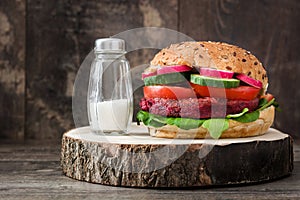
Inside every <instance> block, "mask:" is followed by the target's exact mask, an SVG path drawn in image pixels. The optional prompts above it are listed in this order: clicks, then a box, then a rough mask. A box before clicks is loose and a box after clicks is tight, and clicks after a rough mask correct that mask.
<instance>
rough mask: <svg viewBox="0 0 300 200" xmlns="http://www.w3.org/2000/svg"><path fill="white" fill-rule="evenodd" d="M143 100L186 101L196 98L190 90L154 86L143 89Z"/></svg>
mask: <svg viewBox="0 0 300 200" xmlns="http://www.w3.org/2000/svg"><path fill="white" fill-rule="evenodd" d="M144 96H145V98H166V99H186V98H196V97H197V96H196V94H195V92H194V90H193V89H192V88H184V87H177V86H164V85H154V86H145V87H144Z"/></svg>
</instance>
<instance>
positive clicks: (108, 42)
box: [95, 38, 125, 53]
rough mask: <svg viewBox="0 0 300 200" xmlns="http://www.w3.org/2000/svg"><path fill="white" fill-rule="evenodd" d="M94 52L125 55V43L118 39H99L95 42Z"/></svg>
mask: <svg viewBox="0 0 300 200" xmlns="http://www.w3.org/2000/svg"><path fill="white" fill-rule="evenodd" d="M95 51H96V52H107V53H110V52H111V53H125V41H124V40H122V39H118V38H101V39H97V40H96V41H95Z"/></svg>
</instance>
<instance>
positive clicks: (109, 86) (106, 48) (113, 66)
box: [87, 38, 133, 133]
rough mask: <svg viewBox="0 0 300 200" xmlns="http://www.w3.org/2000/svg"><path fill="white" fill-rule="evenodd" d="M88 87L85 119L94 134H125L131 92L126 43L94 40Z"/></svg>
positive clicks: (131, 100)
mask: <svg viewBox="0 0 300 200" xmlns="http://www.w3.org/2000/svg"><path fill="white" fill-rule="evenodd" d="M94 53H95V59H94V61H93V63H92V65H91V70H90V79H89V87H88V97H87V98H88V99H87V107H88V118H89V124H90V128H91V130H92V131H93V132H95V133H111V132H118V133H126V132H127V129H128V126H129V125H130V123H131V121H132V112H133V106H132V104H133V99H132V98H133V97H132V96H133V91H132V82H131V76H130V65H129V62H128V61H127V59H126V58H125V53H126V52H125V42H124V40H121V39H117V38H103V39H97V40H96V42H95V49H94Z"/></svg>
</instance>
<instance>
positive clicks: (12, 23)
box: [0, 0, 26, 140]
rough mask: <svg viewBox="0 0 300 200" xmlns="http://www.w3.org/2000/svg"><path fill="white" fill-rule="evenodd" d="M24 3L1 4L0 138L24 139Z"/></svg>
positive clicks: (13, 0) (20, 0)
mask: <svg viewBox="0 0 300 200" xmlns="http://www.w3.org/2000/svg"><path fill="white" fill-rule="evenodd" d="M25 73H26V72H25V0H1V1H0V130H1V131H0V138H13V139H16V140H22V139H23V138H24V120H25Z"/></svg>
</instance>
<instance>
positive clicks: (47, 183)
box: [0, 140, 300, 200]
mask: <svg viewBox="0 0 300 200" xmlns="http://www.w3.org/2000/svg"><path fill="white" fill-rule="evenodd" d="M2 142H3V141H2ZM2 142H0V180H1V184H0V198H1V199H8V200H11V199H25V200H27V199H73V200H76V199H145V200H148V199H149V200H152V199H180V200H182V199H208V200H217V199H219V200H221V199H272V200H274V199H275V200H276V199H277V200H282V199H295V200H296V199H299V198H300V149H299V146H294V152H295V163H294V170H293V172H292V174H291V176H288V177H285V178H283V179H279V180H275V181H273V182H265V183H262V184H256V185H244V186H238V185H236V186H231V187H217V188H210V187H208V188H190V189H184V190H180V189H172V188H170V189H168V190H166V189H140V188H127V187H112V186H104V185H99V184H91V183H87V182H82V181H77V180H74V179H71V178H68V177H66V176H64V175H62V169H61V167H60V148H61V146H60V145H57V144H55V143H43V142H37V141H36V140H35V141H27V142H26V143H23V144H3V143H2Z"/></svg>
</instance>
